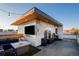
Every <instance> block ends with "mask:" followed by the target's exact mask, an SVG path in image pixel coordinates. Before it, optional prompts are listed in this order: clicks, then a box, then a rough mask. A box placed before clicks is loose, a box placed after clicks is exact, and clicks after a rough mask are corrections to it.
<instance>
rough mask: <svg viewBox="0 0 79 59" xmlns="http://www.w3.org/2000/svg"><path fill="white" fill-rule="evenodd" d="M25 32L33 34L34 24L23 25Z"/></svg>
mask: <svg viewBox="0 0 79 59" xmlns="http://www.w3.org/2000/svg"><path fill="white" fill-rule="evenodd" d="M25 34H29V35H35V26H34V25H31V26H26V27H25Z"/></svg>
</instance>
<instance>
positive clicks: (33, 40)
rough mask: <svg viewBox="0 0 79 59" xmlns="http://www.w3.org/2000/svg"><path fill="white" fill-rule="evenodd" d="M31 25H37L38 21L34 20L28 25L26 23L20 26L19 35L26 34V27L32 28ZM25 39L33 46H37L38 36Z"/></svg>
mask: <svg viewBox="0 0 79 59" xmlns="http://www.w3.org/2000/svg"><path fill="white" fill-rule="evenodd" d="M30 25H36V20H33V21H30V22H27V23H24V24H21V25H19V26H18V33H19V34H25V33H24V31H25V29H24V27H26V26H30ZM25 39H26V40H27V41H29V42H31V43H32V45H34V46H36V44H35V43H36V35H25Z"/></svg>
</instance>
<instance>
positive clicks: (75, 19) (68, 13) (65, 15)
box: [0, 3, 79, 29]
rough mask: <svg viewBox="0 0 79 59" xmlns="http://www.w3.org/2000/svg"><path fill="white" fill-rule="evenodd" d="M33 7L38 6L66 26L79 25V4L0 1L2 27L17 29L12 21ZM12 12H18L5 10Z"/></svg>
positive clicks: (0, 22) (0, 23)
mask: <svg viewBox="0 0 79 59" xmlns="http://www.w3.org/2000/svg"><path fill="white" fill-rule="evenodd" d="M32 7H37V8H38V9H40V10H41V11H43V12H45V13H46V14H48V15H49V16H51V17H53V18H54V19H56V20H58V21H59V22H61V23H62V24H63V27H64V28H70V27H73V26H74V27H76V26H77V27H79V4H72V3H71V4H67V3H63V4H56V3H39V4H36V3H30V4H29V3H25V4H24V3H17V4H14V3H4V4H2V3H0V28H3V29H17V27H16V26H12V25H11V23H12V22H13V21H15V20H16V19H17V18H19V17H20V16H22V14H23V13H25V12H27V11H28V10H29V9H31V8H32ZM2 10H5V11H8V12H12V13H17V14H18V15H17V14H10V16H9V13H7V12H5V11H2Z"/></svg>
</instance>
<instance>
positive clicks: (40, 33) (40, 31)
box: [18, 20, 63, 46]
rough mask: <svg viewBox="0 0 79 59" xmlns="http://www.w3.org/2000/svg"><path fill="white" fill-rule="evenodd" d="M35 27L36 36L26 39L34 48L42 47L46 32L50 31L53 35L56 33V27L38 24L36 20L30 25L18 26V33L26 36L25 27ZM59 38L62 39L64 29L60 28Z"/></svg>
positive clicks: (27, 36) (42, 23)
mask: <svg viewBox="0 0 79 59" xmlns="http://www.w3.org/2000/svg"><path fill="white" fill-rule="evenodd" d="M30 25H35V32H36V34H35V35H25V39H26V40H27V41H30V42H31V43H32V45H33V46H39V45H41V38H43V37H44V31H45V30H50V31H51V33H55V27H54V26H53V25H51V24H48V23H44V22H36V20H33V21H30V22H28V23H25V24H22V25H19V26H18V33H20V34H24V31H25V30H24V27H25V26H30ZM58 33H59V37H60V38H62V37H63V36H62V34H63V28H61V27H60V28H58Z"/></svg>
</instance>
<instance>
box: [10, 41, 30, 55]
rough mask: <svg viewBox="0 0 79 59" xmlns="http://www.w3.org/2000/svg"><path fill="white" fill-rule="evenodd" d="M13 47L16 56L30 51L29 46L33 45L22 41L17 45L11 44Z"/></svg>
mask: <svg viewBox="0 0 79 59" xmlns="http://www.w3.org/2000/svg"><path fill="white" fill-rule="evenodd" d="M11 45H12V46H13V48H14V49H15V51H16V55H22V54H25V53H27V52H28V51H29V45H31V43H30V42H27V41H20V42H16V43H11Z"/></svg>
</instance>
